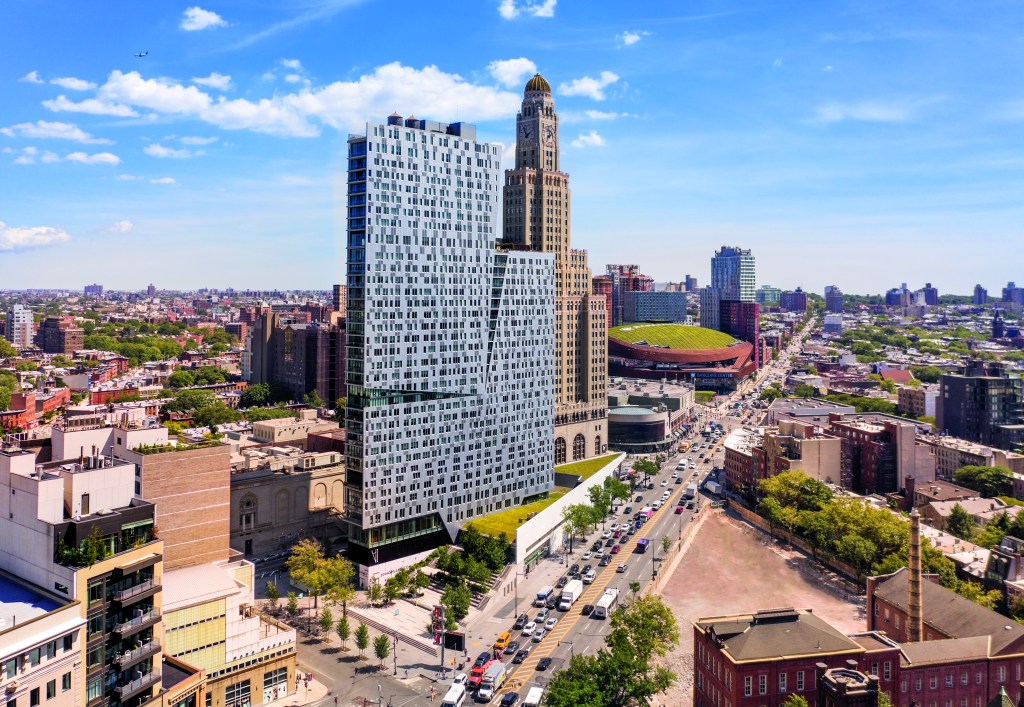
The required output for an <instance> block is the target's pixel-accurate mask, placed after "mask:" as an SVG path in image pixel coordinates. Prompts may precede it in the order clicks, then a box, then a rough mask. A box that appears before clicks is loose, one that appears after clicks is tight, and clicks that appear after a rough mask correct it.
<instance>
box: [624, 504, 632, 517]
mask: <svg viewBox="0 0 1024 707" xmlns="http://www.w3.org/2000/svg"><path fill="white" fill-rule="evenodd" d="M632 512H633V506H626V510H624V511H623V512H622V514H623V515H627V516H628V515H629V514H630V513H632Z"/></svg>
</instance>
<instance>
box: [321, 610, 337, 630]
mask: <svg viewBox="0 0 1024 707" xmlns="http://www.w3.org/2000/svg"><path fill="white" fill-rule="evenodd" d="M333 627H334V616H332V615H331V609H330V607H328V606H325V607H324V609H323V611H321V612H320V630H321V631H323V632H324V633H325V634H328V633H330V632H331V628H333Z"/></svg>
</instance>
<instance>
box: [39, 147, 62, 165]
mask: <svg viewBox="0 0 1024 707" xmlns="http://www.w3.org/2000/svg"><path fill="white" fill-rule="evenodd" d="M39 161H40V162H43V163H45V164H51V163H53V162H60V155H58V154H57V153H56V152H50V151H49V150H43V153H42V154H41V155H39Z"/></svg>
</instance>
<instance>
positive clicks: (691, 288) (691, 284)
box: [686, 275, 697, 292]
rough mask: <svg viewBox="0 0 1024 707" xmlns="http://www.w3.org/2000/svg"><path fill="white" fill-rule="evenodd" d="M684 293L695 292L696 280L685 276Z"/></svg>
mask: <svg viewBox="0 0 1024 707" xmlns="http://www.w3.org/2000/svg"><path fill="white" fill-rule="evenodd" d="M686 291H687V292H696V291H697V278H695V277H690V276H689V275H687V276H686Z"/></svg>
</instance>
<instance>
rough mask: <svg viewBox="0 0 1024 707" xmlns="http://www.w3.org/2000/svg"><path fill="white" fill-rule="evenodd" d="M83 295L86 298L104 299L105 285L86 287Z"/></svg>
mask: <svg viewBox="0 0 1024 707" xmlns="http://www.w3.org/2000/svg"><path fill="white" fill-rule="evenodd" d="M82 293H83V294H84V295H85V296H86V297H102V296H103V285H86V286H85V289H84V290H83V291H82Z"/></svg>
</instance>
